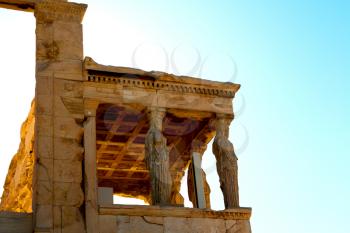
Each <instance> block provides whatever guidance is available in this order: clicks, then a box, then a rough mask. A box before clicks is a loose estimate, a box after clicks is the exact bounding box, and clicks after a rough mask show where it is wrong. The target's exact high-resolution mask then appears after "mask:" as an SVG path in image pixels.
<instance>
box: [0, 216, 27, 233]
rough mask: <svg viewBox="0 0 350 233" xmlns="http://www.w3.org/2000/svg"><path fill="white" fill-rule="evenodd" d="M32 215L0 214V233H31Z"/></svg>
mask: <svg viewBox="0 0 350 233" xmlns="http://www.w3.org/2000/svg"><path fill="white" fill-rule="evenodd" d="M32 221H33V215H32V214H28V213H15V212H0V233H19V232H20V233H32V232H33V230H32V224H33V222H32Z"/></svg>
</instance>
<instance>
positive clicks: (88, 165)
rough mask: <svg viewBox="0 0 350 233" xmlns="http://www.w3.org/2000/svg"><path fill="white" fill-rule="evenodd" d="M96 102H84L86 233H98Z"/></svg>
mask: <svg viewBox="0 0 350 233" xmlns="http://www.w3.org/2000/svg"><path fill="white" fill-rule="evenodd" d="M97 107H98V102H96V101H86V102H85V118H86V120H85V122H84V149H85V156H84V169H85V170H84V177H85V180H84V181H85V182H84V183H85V184H84V186H85V222H86V231H87V233H98V229H99V221H98V220H99V217H98V197H97V189H98V183H97V168H96V109H97Z"/></svg>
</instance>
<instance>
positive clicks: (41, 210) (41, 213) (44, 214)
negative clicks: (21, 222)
mask: <svg viewBox="0 0 350 233" xmlns="http://www.w3.org/2000/svg"><path fill="white" fill-rule="evenodd" d="M35 214H36V227H37V228H52V226H53V216H52V214H53V213H52V206H51V205H37V209H36V213H35Z"/></svg>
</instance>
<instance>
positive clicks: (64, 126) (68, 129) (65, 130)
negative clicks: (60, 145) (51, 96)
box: [54, 117, 84, 142]
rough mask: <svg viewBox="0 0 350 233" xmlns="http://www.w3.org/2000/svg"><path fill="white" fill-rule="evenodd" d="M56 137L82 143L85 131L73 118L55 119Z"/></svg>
mask: <svg viewBox="0 0 350 233" xmlns="http://www.w3.org/2000/svg"><path fill="white" fill-rule="evenodd" d="M54 121H55V124H54V135H55V137H58V138H66V139H74V140H76V141H78V142H79V141H81V139H82V137H83V135H84V129H83V128H82V127H81V126H80V125H78V124H77V123H76V121H75V120H74V119H73V118H71V117H55V118H54Z"/></svg>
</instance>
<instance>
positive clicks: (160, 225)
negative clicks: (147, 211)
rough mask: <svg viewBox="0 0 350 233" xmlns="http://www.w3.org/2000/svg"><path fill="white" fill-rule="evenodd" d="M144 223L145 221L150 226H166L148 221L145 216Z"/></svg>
mask: <svg viewBox="0 0 350 233" xmlns="http://www.w3.org/2000/svg"><path fill="white" fill-rule="evenodd" d="M141 217H142V219H143V221H145V222H146V223H148V224H153V225H158V226H164V224H160V223H155V222H151V221H148V220H147V219H146V218H145V216H141Z"/></svg>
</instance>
